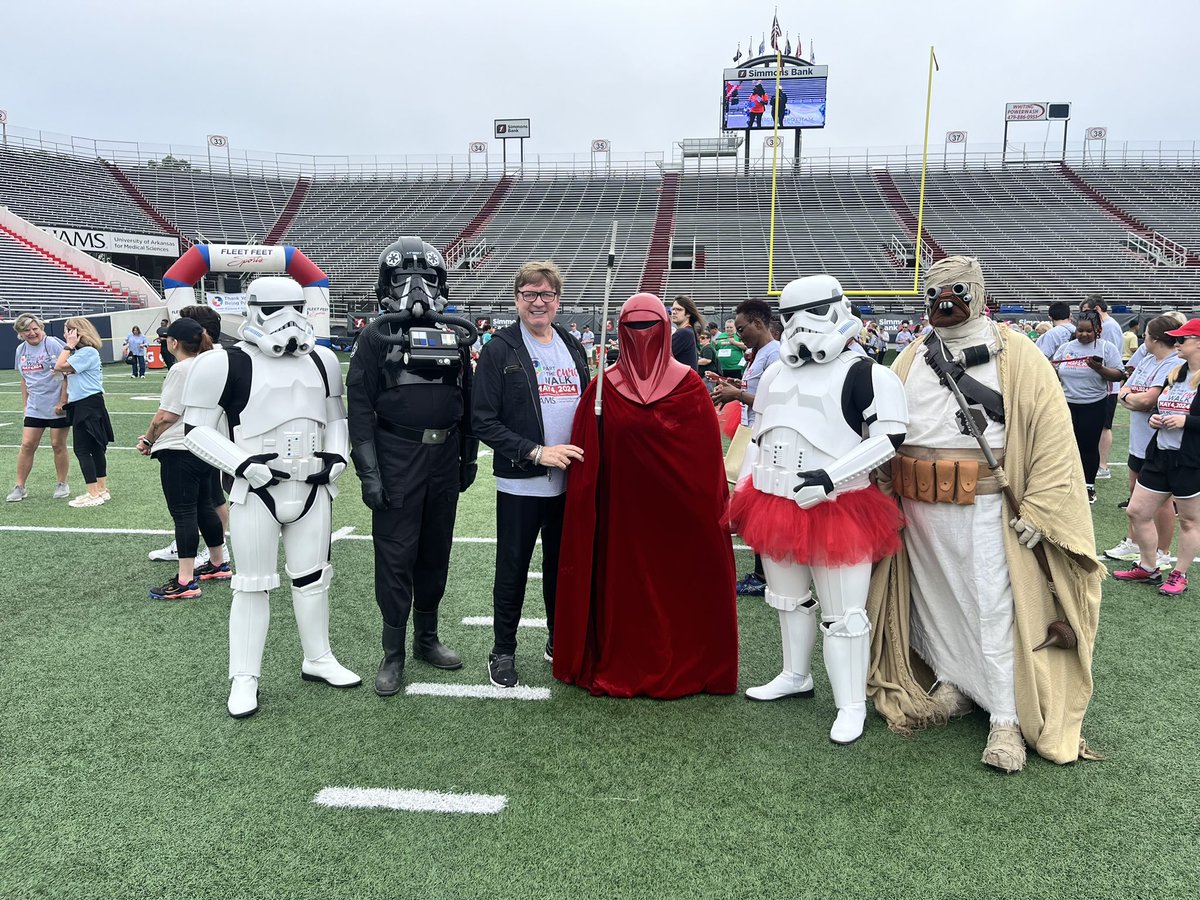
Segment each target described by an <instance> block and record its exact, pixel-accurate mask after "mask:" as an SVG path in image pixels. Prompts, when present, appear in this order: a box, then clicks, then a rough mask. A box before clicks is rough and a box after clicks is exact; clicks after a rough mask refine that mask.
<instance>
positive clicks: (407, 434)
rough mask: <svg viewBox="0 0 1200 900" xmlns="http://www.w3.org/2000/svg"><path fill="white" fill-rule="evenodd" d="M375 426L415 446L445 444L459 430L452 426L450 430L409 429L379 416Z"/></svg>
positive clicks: (376, 418)
mask: <svg viewBox="0 0 1200 900" xmlns="http://www.w3.org/2000/svg"><path fill="white" fill-rule="evenodd" d="M375 424H376V425H378V426H379V428H380V429H381V430H383V431H386V432H387V433H388V434H394V435H396V437H399V438H404V440H406V441H412V442H413V443H415V444H444V443H446V439H447V438H449V437H450V435H452V434H454V433H455V432H456V431H457V430H458V426H457V425H451V426H450V427H449V428H409V427H408V426H407V425H401V424H400V423H399V422H393V421H392V420H391V419H384V418H382V417H379V416H376V417H375Z"/></svg>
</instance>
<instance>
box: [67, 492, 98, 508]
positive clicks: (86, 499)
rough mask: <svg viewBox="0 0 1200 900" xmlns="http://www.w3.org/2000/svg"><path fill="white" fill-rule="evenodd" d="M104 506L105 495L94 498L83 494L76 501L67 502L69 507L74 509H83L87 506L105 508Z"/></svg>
mask: <svg viewBox="0 0 1200 900" xmlns="http://www.w3.org/2000/svg"><path fill="white" fill-rule="evenodd" d="M103 505H104V495H103V494H101V495H99V496H96V497H93V496H92V495H91V494H83V495H81V496H79V497H76V498H75V499H74V500H69V501H67V506H71V507H74V508H75V509H83V508H84V507H86V506H103Z"/></svg>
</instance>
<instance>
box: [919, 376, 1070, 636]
mask: <svg viewBox="0 0 1200 900" xmlns="http://www.w3.org/2000/svg"><path fill="white" fill-rule="evenodd" d="M937 374H938V378H939V379H940V380H941V382H942V384H943V385H944V386H945V387H947V388H948V389H949V390H950V393H951V394H953V395H954V399H955V401H956V402H957V403H958V408H959V409H960V410H962V417H963V423H964V424H965V426H966V428H967V431H969V432H970V433H971V437H973V438H975V442H976V443H977V444H979V449H980V450H982V451H983V458H984V459H985V460H987V465H988V468H989V469H991V470H992V475H993V476H995V478H996V480H997V481H998V482H999V483H1000V487H1001V489H1002V490H1003V492H1004V498H1005V499H1006V500H1007V501H1008V505H1009V507H1010V508H1011V509H1012V514H1013V515H1014V516H1017V517H1018V518H1019V517H1020V515H1021V506H1020V504H1019V503H1018V502H1017V496H1016V494H1014V493H1013V489H1012V487H1010V486H1009V483H1008V476H1007V475H1006V474H1005V473H1004V467H1003V466H1002V465H1001V464H1000V461H999V460H997V459H996V454H994V453H993V452H992V448H991V447H989V446H988V442H987V441H986V440H985V439H984V437H983V433H982V432H981V431H980V430H979V426H978V424H977V423H976V421H975V417H974V416H973V415H972V414H971V407H970V406H969V405H968V404H967V398H966V397H964V396H963V394H962V391H961V390H959V387H958V384H957V383H956V382H955V380H954V379H953V378H952V377H951V376H949V375H947V374H944V373H942V372H938V373H937ZM1033 555H1034V557H1035V558H1036V559H1037V563H1038V568H1039V569H1041V570H1042V576H1043V577H1044V578H1045V579H1046V584H1047V585H1049V587H1050V596H1051V597H1053V598H1054V599H1055V601H1056V602H1057V600H1058V589H1057V588H1056V587H1055V586H1054V576H1053V575H1051V574H1050V562H1049V560H1047V559H1046V548H1045V547H1043V546H1042V545H1041V544H1040V543H1039V544H1036V545H1035V546H1034V548H1033ZM1077 643H1078V639H1077V638H1076V636H1075V629H1073V628H1072V627H1071V625H1070V623H1069V622H1066V621H1064V620H1062V619H1059V620H1058V621H1055V622H1051V623H1050V625H1049V626H1048V627H1047V628H1046V639H1045V640H1044V641H1042V642H1041V643H1040V644H1038V645H1037V646H1036V647H1034V648H1033V650H1034V652H1035V653H1036V652H1037V651H1038V650H1044V649H1045V648H1047V647H1061V648H1062V649H1064V650H1071V649H1073V648H1074V647H1075V646H1076V644H1077Z"/></svg>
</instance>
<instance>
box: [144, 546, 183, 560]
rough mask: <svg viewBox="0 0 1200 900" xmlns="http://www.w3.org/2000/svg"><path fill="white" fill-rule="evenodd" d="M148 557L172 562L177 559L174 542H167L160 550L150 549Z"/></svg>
mask: <svg viewBox="0 0 1200 900" xmlns="http://www.w3.org/2000/svg"><path fill="white" fill-rule="evenodd" d="M150 558H151V559H152V560H154V561H155V562H174V561H175V560H177V559H179V550H178V549H176V547H175V542H174V541H171V543H169V544H167V546H165V547H163V548H162V549H160V550H151V551H150Z"/></svg>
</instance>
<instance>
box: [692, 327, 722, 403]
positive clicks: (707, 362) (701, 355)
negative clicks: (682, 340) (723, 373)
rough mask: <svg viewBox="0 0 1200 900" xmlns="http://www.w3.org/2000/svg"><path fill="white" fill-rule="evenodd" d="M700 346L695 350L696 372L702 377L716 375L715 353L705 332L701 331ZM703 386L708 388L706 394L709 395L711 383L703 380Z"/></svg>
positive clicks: (706, 379)
mask: <svg viewBox="0 0 1200 900" xmlns="http://www.w3.org/2000/svg"><path fill="white" fill-rule="evenodd" d="M699 341H700V345H699V347H697V348H696V371H698V372H699V373H700V375H701V376H702V377H703V376H705V375H707V374H708V373H709V372H712V373H713V374H714V375H715V374H717V351H716V348H715V347H713V344H712V340H711V339H710V338H709V336H708V332H707V331H701V332H700V334H699ZM704 384H705V386H707V387H708V392H709V393H710V394H711V393H712V389H713V382H712V381H711V380H709V379H708V378H705V379H704Z"/></svg>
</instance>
